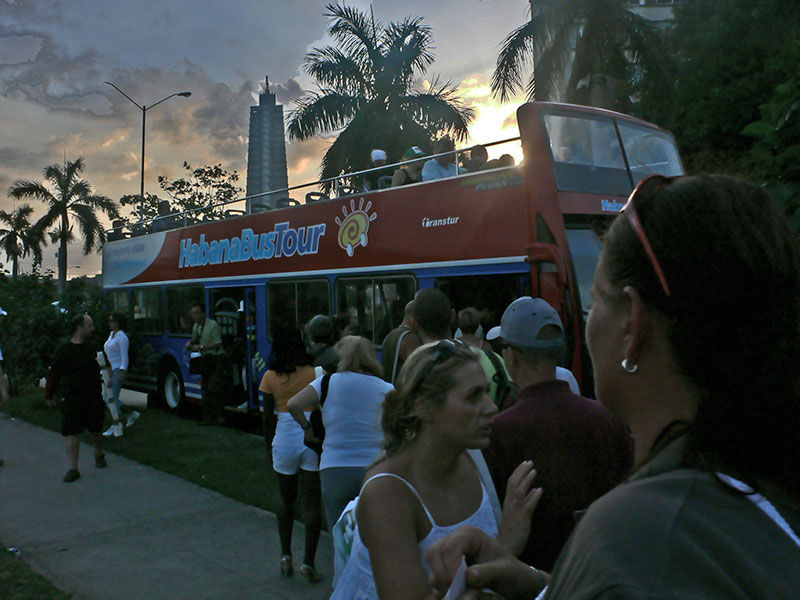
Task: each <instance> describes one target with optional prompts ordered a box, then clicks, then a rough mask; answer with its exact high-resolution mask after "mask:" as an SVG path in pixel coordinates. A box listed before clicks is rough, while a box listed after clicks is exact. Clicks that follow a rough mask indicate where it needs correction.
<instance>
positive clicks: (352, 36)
mask: <svg viewBox="0 0 800 600" xmlns="http://www.w3.org/2000/svg"><path fill="white" fill-rule="evenodd" d="M325 10H326V12H325V13H324V16H326V17H328V18H329V19H330V24H329V26H328V33H330V35H331V37H333V38H334V39H335V40H337V41H338V42H339V44H340V45H341V47H342V49H343V50H344V52H345V53H346V54H348V55H352V54H354V53H357V52H361V51H363V52H366V53H367V55H368V56H369V59H370V61H371V62H372V63H373V64H375V63H377V62H379V60H380V52H379V50H378V46H377V40H376V31H377V30H378V29H381V28H382V27H383V26H382V25H381V24H380V23H379V22H378V23H373V21H372V20H371V19H369V18H367V15H366V13H364V12H362V11H360V10H358V9H357V8H353V7H352V6H345V5H342V6H339V5H337V4H328V5H327V6H326V7H325Z"/></svg>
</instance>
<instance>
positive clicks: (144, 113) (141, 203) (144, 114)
mask: <svg viewBox="0 0 800 600" xmlns="http://www.w3.org/2000/svg"><path fill="white" fill-rule="evenodd" d="M106 83H107V84H108V85H110V86H111V87H113V88H114V89H115V90H117V91H118V92H119V93H120V94H122V95H123V96H125V97H126V98H127V99H128V100H130V101H131V102H133V104H135V105H136V108H138V109H139V110H141V111H142V178H141V182H140V186H139V218H140V219H142V220H143V219H144V132H145V122H146V120H147V111H148V110H150V109H151V108H154V107H156V106H158V105H159V104H161V103H162V102H166V101H167V100H169V99H170V98H172V97H173V96H183V97H184V98H188V97H189V96H191V95H192V92H175V93H174V94H170V95H169V96H167V97H166V98H162V99H161V100H159V101H158V102H156V103H155V104H151V105H150V106H145V105H144V104H141V105H140V104H139V103H138V102H136V100H134V99H133V98H131V97H130V96H128V94H126V93H125V92H123V91H122V90H121V89H119V88H118V87H117V86H115V85H114V84H113V83H111V82H110V81H106Z"/></svg>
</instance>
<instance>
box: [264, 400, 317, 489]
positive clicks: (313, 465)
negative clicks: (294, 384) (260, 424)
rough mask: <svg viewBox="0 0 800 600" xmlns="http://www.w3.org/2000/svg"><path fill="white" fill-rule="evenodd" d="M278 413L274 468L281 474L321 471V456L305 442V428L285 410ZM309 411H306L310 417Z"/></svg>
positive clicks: (273, 443) (273, 452) (273, 446)
mask: <svg viewBox="0 0 800 600" xmlns="http://www.w3.org/2000/svg"><path fill="white" fill-rule="evenodd" d="M277 414H278V424H277V426H276V427H275V437H274V438H273V439H272V468H273V469H275V471H277V472H278V473H280V474H281V475H296V474H297V472H298V471H300V470H303V471H319V456H317V453H316V452H314V451H313V450H312V449H311V448H309V447H308V446H306V445H305V444H304V443H303V439H304V434H303V428H302V427H300V425H299V424H298V423H297V421H295V420H294V419H293V418H292V415H290V414H289V413H285V412H280V413H277ZM308 415H309V413H306V418H308Z"/></svg>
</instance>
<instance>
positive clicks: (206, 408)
mask: <svg viewBox="0 0 800 600" xmlns="http://www.w3.org/2000/svg"><path fill="white" fill-rule="evenodd" d="M203 359H204V363H205V364H204V365H203V367H204V368H203V375H202V380H201V383H200V394H201V396H202V400H203V420H204V421H206V422H210V423H215V422H218V421H220V420H222V418H223V417H222V414H223V410H222V407H223V406H224V405H225V397H226V395H227V394H228V392H229V391H230V383H231V382H230V373H231V369H230V361H229V360H228V357H227V356H225V355H224V354H216V355H214V354H208V355H206V356H204V357H203Z"/></svg>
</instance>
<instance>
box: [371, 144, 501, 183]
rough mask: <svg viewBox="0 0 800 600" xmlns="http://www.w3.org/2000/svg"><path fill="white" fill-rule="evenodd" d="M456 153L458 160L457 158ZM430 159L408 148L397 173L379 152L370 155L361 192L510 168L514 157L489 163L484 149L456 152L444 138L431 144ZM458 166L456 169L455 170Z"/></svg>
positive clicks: (374, 151) (418, 148)
mask: <svg viewBox="0 0 800 600" xmlns="http://www.w3.org/2000/svg"><path fill="white" fill-rule="evenodd" d="M459 153H460V154H461V156H460V157H459ZM432 154H433V156H432V157H431V158H427V157H428V156H429V155H428V154H426V153H425V151H423V150H422V149H421V148H420V147H419V146H411V147H410V148H408V149H407V150H406V151H405V152H404V153H403V155H402V157H401V159H400V161H399V162H400V163H402V164H400V166H399V167H398V168H397V169H392V168H391V167H385V168H381V167H384V165H385V164H386V162H387V155H386V152H385V151H384V150H381V149H379V148H377V149H375V150H372V152H371V153H370V160H371V167H370V169H369V171H368V172H367V173H366V174H365V175H364V191H367V192H369V191H373V190H378V189H385V188H389V187H398V186H402V185H409V184H412V183H420V182H422V181H434V180H436V179H444V178H447V177H455V176H456V175H458V174H463V173H475V172H477V171H485V170H488V169H498V168H502V167H513V166H514V164H515V161H514V157H513V156H511V155H510V154H503V155H502V156H500V157H499V158H495V159H492V160H489V153H488V151H487V150H486V146H482V145H477V146H473V147H472V148H471V149H470V150H469V152H468V153H467V152H466V151H456V148H455V144H454V143H453V140H452V139H451V138H450V137H448V136H444V137H442V138H439V139H438V140H436V141H435V142H434V143H433V153H432ZM456 163H458V167H456Z"/></svg>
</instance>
